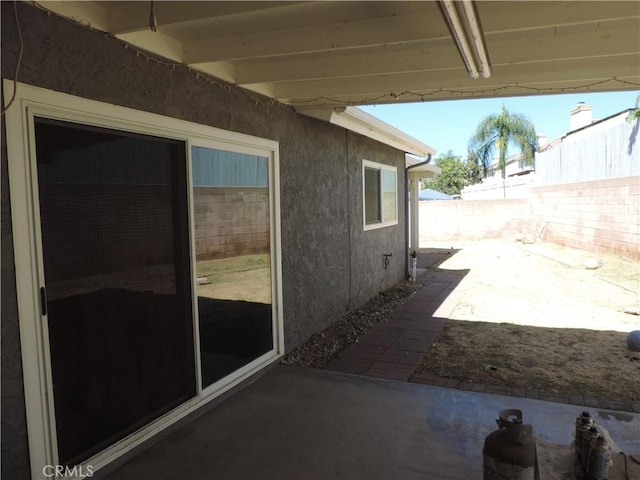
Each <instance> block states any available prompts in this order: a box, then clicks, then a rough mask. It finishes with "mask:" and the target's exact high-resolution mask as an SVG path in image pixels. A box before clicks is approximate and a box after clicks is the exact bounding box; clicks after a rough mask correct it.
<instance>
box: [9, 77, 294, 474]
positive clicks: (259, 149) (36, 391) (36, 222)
mask: <svg viewBox="0 0 640 480" xmlns="http://www.w3.org/2000/svg"><path fill="white" fill-rule="evenodd" d="M3 88H4V98H11V96H12V94H13V89H14V83H13V81H10V80H6V79H5V80H4V82H3ZM16 88H17V90H16V96H15V100H14V103H13V104H12V105H11V107H10V108H9V109H8V110H7V112H6V114H5V119H6V123H5V125H6V138H7V157H8V162H9V182H10V183H9V184H10V194H11V213H12V229H13V241H14V259H15V266H16V287H17V303H18V317H19V324H20V341H21V354H22V367H23V379H24V392H25V407H26V416H27V432H28V442H29V454H30V465H31V475H32V478H34V479H36V478H41V477H42V472H43V470H42V469H43V467H44V466H46V465H55V464H56V463H57V458H58V455H57V444H56V433H55V411H54V404H53V394H52V378H51V363H50V352H49V338H48V329H47V327H46V321H43V319H44V318H45V317H43V316H42V314H41V308H40V302H41V300H40V294H39V289H40V286H41V285H44V267H43V265H42V260H41V259H42V245H41V231H40V214H39V211H40V209H39V208H38V198H37V194H36V186H34V182H35V181H37V180H34V179H37V170H36V165H35V155H34V152H35V137H34V117H36V116H37V117H44V118H50V119H55V120H60V121H70V122H75V123H80V124H83V125H93V126H98V127H104V128H113V129H116V130H122V131H127V132H133V133H140V134H147V135H154V136H160V137H164V138H169V139H174V140H181V141H184V142H185V146H186V149H187V152H186V162H187V178H188V180H187V189H188V192H189V205H188V209H189V224H190V248H191V252H190V256H191V265H190V268H191V269H192V271H194V270H193V269H194V267H195V246H194V242H195V233H194V231H195V225H194V209H193V185H192V178H191V150H192V149H191V147H192V146H202V147H207V148H214V149H220V150H230V151H236V152H240V153H247V154H253V155H261V156H265V157H267V158H268V159H269V167H270V168H269V208H270V212H272V213H271V223H270V241H271V245H272V249H271V266H272V269H271V281H272V283H271V286H272V287H271V288H272V308H273V322H274V324H273V325H274V328H273V345H274V348H273V349H272V350H271V351H270V352H268V353H266V354H264V355H262V356H261V357H259V358H257V359H255V360H254V361H252V362H251V363H249V364H248V365H246V366H244V367H243V368H241V369H240V370H237V371H236V372H234V373H233V374H231V375H229V376H228V377H225V378H224V379H222V380H220V381H218V382H216V383H214V384H213V385H211V386H209V387H207V388H206V389H203V388H202V379H201V371H200V370H201V368H200V348H199V336H198V327H199V325H198V310H197V298H196V285H195V278H192V282H193V285H192V291H193V298H192V302H193V312H194V313H193V322H194V355H195V367H196V369H197V372H196V378H197V391H196V395H195V396H194V397H193V398H191V399H190V400H187V401H186V402H185V403H183V404H182V405H180V406H178V407H177V408H175V409H174V410H172V411H170V412H168V413H166V414H165V415H163V416H161V417H160V418H158V419H156V420H154V421H153V422H151V423H149V424H148V425H146V426H144V427H143V428H141V429H140V430H138V431H136V432H134V433H133V434H131V435H129V436H127V437H125V438H124V439H122V440H120V441H118V442H116V443H115V444H113V445H111V446H110V447H107V448H106V449H105V450H103V451H101V452H100V453H98V454H96V455H95V456H93V457H91V458H89V459H88V460H86V461H85V462H83V464H82V465H81V466H80V467H88V466H89V465H90V466H91V467H92V470H93V471H94V472H95V471H97V470H99V469H100V468H102V467H104V466H105V465H107V464H109V463H111V462H113V461H114V460H116V459H117V458H119V457H120V456H122V455H123V454H125V453H126V452H128V451H130V450H132V449H133V448H135V447H137V446H138V445H140V444H141V443H143V442H145V441H146V440H148V439H149V438H151V437H153V436H154V435H156V434H157V433H159V432H160V431H161V430H164V429H165V428H167V427H168V426H170V425H172V424H174V423H175V422H177V421H178V420H180V419H181V418H184V417H185V416H186V415H188V414H190V413H192V412H193V411H195V410H197V409H198V408H200V407H202V406H203V405H204V404H206V403H207V402H209V401H211V400H213V399H214V398H216V397H218V396H220V395H221V394H223V393H224V392H226V391H228V390H230V389H232V388H233V387H235V386H236V385H238V384H239V383H241V382H243V381H244V380H246V379H247V378H249V377H250V376H251V375H253V374H255V373H256V372H258V371H259V370H261V369H263V368H264V367H266V366H267V365H269V364H272V363H274V362H277V361H278V359H279V358H281V357H282V356H283V354H284V327H283V316H282V265H281V258H282V253H281V238H280V184H279V178H280V173H279V144H278V142H276V141H273V140H267V139H263V138H259V137H253V136H250V135H245V134H240V133H236V132H230V131H226V130H221V129H218V128H214V127H209V126H206V125H201V124H196V123H192V122H188V121H185V120H178V119H175V118H170V117H166V116H162V115H158V114H153V113H148V112H143V111H139V110H134V109H131V108H127V107H121V106H116V105H111V104H107V103H104V102H99V101H95V100H89V99H85V98H80V97H76V96H73V95H68V94H64V93H60V92H55V91H52V90H47V89H43V88H39V87H34V86H31V85H26V84H22V83H17V85H16ZM192 277H194V275H192ZM79 471H82V469H79ZM84 471H86V469H85V470H84Z"/></svg>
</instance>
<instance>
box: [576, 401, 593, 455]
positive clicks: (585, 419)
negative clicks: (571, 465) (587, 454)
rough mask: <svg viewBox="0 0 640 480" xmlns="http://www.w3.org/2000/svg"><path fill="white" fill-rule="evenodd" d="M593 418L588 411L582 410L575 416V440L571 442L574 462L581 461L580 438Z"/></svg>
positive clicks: (590, 424) (591, 423)
mask: <svg viewBox="0 0 640 480" xmlns="http://www.w3.org/2000/svg"><path fill="white" fill-rule="evenodd" d="M594 423H595V422H594V420H593V418H592V417H591V415H590V414H589V412H586V411H585V412H582V413H581V414H580V415H578V417H577V418H576V431H575V441H574V443H573V446H574V451H575V455H576V463H581V461H582V439H583V436H584V434H585V433H586V432H587V430H589V427H591V426H592V425H593V424H594Z"/></svg>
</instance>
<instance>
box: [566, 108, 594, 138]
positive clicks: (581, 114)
mask: <svg viewBox="0 0 640 480" xmlns="http://www.w3.org/2000/svg"><path fill="white" fill-rule="evenodd" d="M592 110H593V108H592V107H591V105H587V104H586V103H584V102H578V104H577V105H576V106H575V107H573V110H571V112H570V113H571V117H570V120H571V123H570V127H569V131H570V132H573V131H574V130H577V129H579V128H582V127H585V126H587V125H591V111H592Z"/></svg>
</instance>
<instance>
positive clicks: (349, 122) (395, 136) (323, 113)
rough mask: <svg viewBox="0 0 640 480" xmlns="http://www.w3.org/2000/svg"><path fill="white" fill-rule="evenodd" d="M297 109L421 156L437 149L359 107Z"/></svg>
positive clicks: (433, 152)
mask: <svg viewBox="0 0 640 480" xmlns="http://www.w3.org/2000/svg"><path fill="white" fill-rule="evenodd" d="M296 111H297V112H298V113H301V114H303V115H307V116H309V117H313V118H317V119H319V120H324V121H325V122H329V123H332V124H334V125H338V126H340V127H343V128H346V129H347V130H350V131H352V132H355V133H359V134H360V135H363V136H365V137H369V138H372V139H374V140H377V141H379V142H381V143H384V144H386V145H389V146H391V147H394V148H397V149H398V150H401V151H403V152H406V153H411V154H413V155H417V156H419V157H428V156H429V155H433V154H435V153H436V150H435V149H434V148H432V147H430V146H429V145H427V144H425V143H422V142H421V141H420V140H418V139H416V138H414V137H412V136H410V135H407V134H406V133H404V132H402V131H400V130H398V129H397V128H394V127H392V126H391V125H389V124H388V123H385V122H383V121H382V120H379V119H378V118H376V117H374V116H373V115H370V114H368V113H366V112H364V111H362V110H360V109H359V108H357V107H335V108H326V107H309V108H306V107H298V108H296Z"/></svg>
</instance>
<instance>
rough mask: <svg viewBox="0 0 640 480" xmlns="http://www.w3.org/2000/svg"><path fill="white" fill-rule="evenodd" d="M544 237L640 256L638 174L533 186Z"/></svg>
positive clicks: (533, 201)
mask: <svg viewBox="0 0 640 480" xmlns="http://www.w3.org/2000/svg"><path fill="white" fill-rule="evenodd" d="M531 209H532V215H533V220H534V221H536V222H537V223H538V224H539V225H540V226H541V228H544V236H543V238H544V240H546V241H549V242H554V243H558V244H561V245H567V246H570V247H574V248H581V249H583V250H588V251H592V252H611V253H617V254H620V255H623V256H626V257H629V258H636V259H640V176H637V175H635V176H628V177H618V178H608V179H604V180H593V181H588V182H578V183H565V184H559V185H548V186H540V187H533V188H532V189H531Z"/></svg>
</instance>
